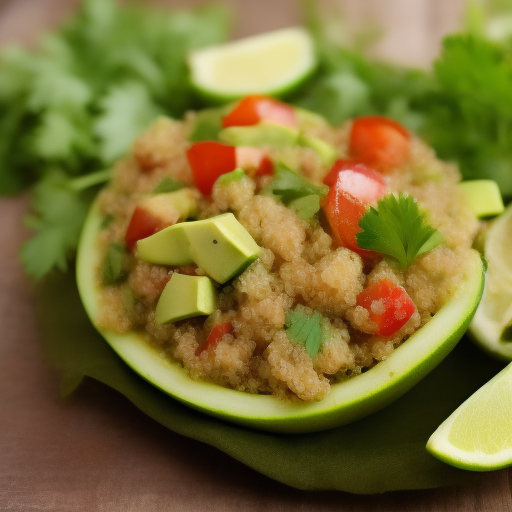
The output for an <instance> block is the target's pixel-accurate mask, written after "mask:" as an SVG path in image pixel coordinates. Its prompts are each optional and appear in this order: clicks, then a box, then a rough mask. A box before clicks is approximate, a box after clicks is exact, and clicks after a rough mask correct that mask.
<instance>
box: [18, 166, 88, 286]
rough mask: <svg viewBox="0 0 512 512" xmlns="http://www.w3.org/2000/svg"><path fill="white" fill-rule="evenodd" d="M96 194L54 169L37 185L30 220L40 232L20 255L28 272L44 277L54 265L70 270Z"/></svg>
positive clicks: (31, 225) (37, 231)
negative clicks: (77, 187)
mask: <svg viewBox="0 0 512 512" xmlns="http://www.w3.org/2000/svg"><path fill="white" fill-rule="evenodd" d="M92 198H93V195H92V194H91V193H79V192H77V191H74V190H72V189H71V188H70V187H68V186H67V179H66V178H65V177H63V175H62V173H61V172H56V171H53V172H51V173H49V174H47V175H46V176H45V178H44V179H42V180H41V181H40V182H39V183H38V184H37V185H36V186H35V187H34V189H33V191H32V197H31V210H32V212H31V214H30V215H28V216H27V218H26V224H27V226H28V227H29V228H30V229H33V230H35V231H36V234H35V235H34V236H33V237H32V238H30V239H29V240H28V241H27V242H25V244H24V245H23V247H22V249H21V252H20V257H21V260H22V262H23V265H24V267H25V270H26V272H27V274H28V275H30V276H31V277H33V278H35V279H40V278H41V277H43V276H44V275H46V274H47V273H49V272H51V271H52V270H53V269H55V268H57V269H59V270H61V271H64V270H66V268H67V260H68V258H69V257H70V256H71V255H72V253H73V251H74V249H75V247H76V245H77V243H78V238H79V236H80V231H81V229H82V225H83V222H84V220H85V217H86V216H87V212H88V210H89V206H90V203H91V201H92Z"/></svg>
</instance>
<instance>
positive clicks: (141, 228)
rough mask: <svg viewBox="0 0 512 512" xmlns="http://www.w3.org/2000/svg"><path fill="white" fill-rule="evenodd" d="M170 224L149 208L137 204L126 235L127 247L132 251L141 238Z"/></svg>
mask: <svg viewBox="0 0 512 512" xmlns="http://www.w3.org/2000/svg"><path fill="white" fill-rule="evenodd" d="M168 225H169V224H166V223H163V222H162V219H161V218H160V217H157V216H156V215H154V214H153V213H151V212H150V211H148V210H147V209H145V208H142V207H140V206H137V207H136V208H135V211H134V212H133V215H132V218H131V220H130V224H129V225H128V229H127V230H126V233H125V236H124V242H125V244H126V249H127V250H128V251H129V252H132V251H133V249H135V245H136V244H137V242H138V241H139V240H141V239H142V238H146V237H148V236H151V235H154V234H155V233H156V232H157V231H160V230H161V229H163V228H165V227H167V226H168Z"/></svg>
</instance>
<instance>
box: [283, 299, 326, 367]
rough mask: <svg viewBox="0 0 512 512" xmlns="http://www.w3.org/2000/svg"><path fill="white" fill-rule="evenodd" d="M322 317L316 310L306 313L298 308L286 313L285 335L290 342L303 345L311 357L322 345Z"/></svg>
mask: <svg viewBox="0 0 512 512" xmlns="http://www.w3.org/2000/svg"><path fill="white" fill-rule="evenodd" d="M322 318H323V317H322V315H321V314H320V313H318V311H315V312H314V313H313V314H312V315H308V314H306V313H305V312H304V311H302V310H301V309H299V308H296V309H294V310H291V311H288V313H286V335H287V336H288V338H289V339H290V341H291V342H292V343H299V344H301V345H304V347H305V348H306V351H307V353H308V354H309V355H310V356H311V357H314V356H315V355H316V354H318V352H319V351H320V347H321V346H322V341H323V330H322Z"/></svg>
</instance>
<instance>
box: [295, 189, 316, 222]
mask: <svg viewBox="0 0 512 512" xmlns="http://www.w3.org/2000/svg"><path fill="white" fill-rule="evenodd" d="M288 206H289V207H290V208H291V209H292V210H293V211H294V212H295V213H296V214H297V216H298V217H300V218H301V219H302V220H310V219H312V218H313V217H314V216H315V214H316V213H318V212H319V210H320V196H319V195H317V194H311V195H309V196H304V197H299V198H298V199H294V200H293V201H290V203H288Z"/></svg>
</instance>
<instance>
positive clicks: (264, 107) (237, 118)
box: [222, 96, 297, 128]
mask: <svg viewBox="0 0 512 512" xmlns="http://www.w3.org/2000/svg"><path fill="white" fill-rule="evenodd" d="M261 121H267V122H269V123H274V124H279V125H282V126H288V127H289V128H295V127H296V126H297V119H296V117H295V111H294V110H293V108H292V107H291V106H290V105H287V104H286V103H283V102H282V101H278V100H275V99H273V98H269V97H267V96H246V97H245V98H243V99H242V100H241V101H240V102H239V103H238V105H237V106H236V107H235V108H234V109H233V110H232V111H231V112H230V113H229V114H227V115H226V116H224V117H223V118H222V126H223V127H224V128H228V127H229V126H251V125H254V124H258V123H260V122H261Z"/></svg>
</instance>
